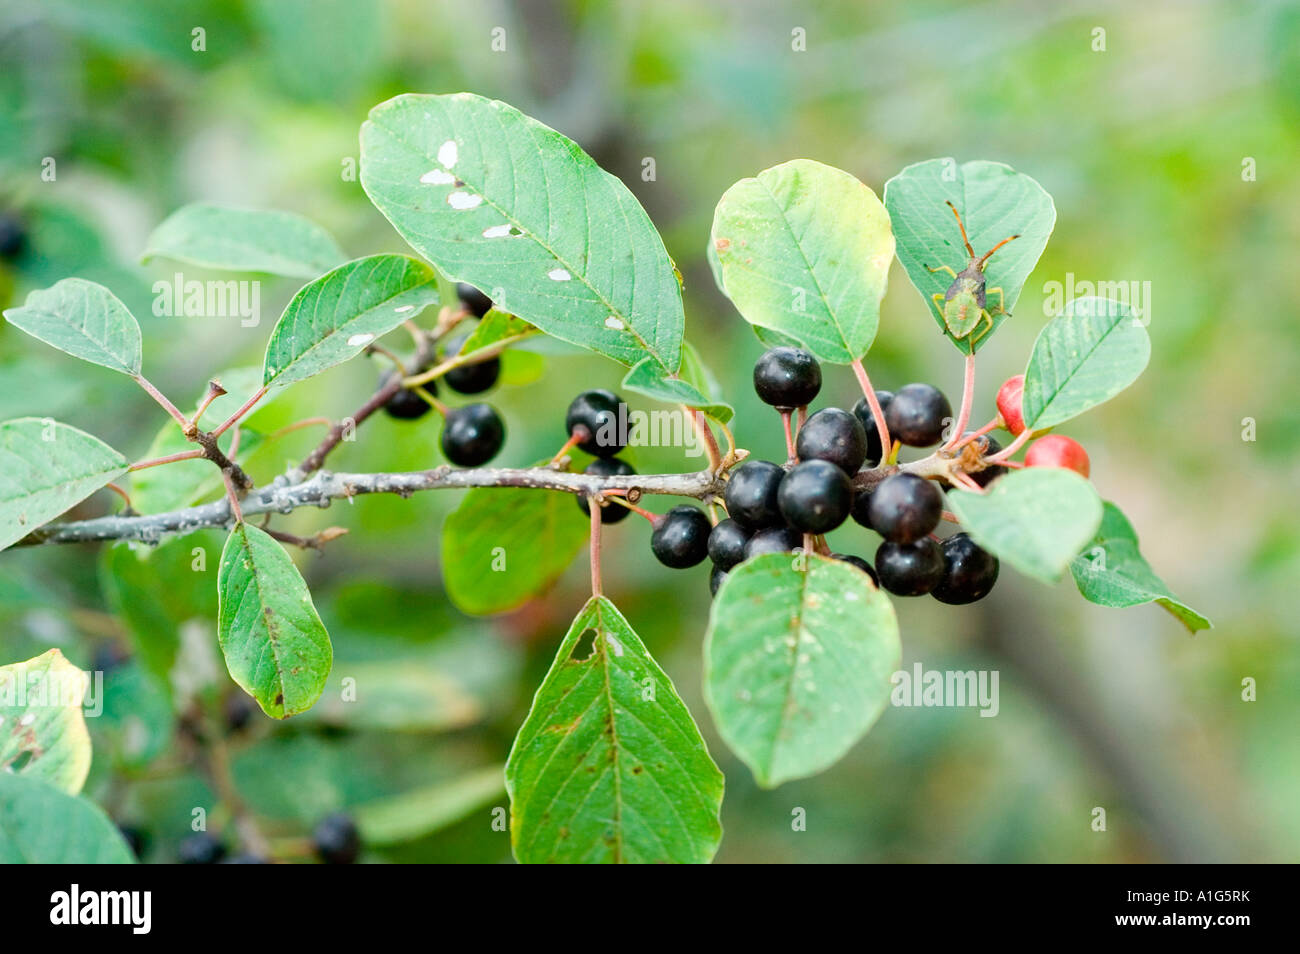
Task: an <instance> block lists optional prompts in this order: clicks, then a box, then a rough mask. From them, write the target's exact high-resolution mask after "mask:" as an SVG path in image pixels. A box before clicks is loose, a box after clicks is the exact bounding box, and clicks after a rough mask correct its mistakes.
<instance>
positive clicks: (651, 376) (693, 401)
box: [623, 358, 736, 424]
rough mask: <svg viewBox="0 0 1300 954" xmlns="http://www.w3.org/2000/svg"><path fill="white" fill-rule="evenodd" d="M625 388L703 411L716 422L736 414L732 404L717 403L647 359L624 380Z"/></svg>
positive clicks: (727, 419)
mask: <svg viewBox="0 0 1300 954" xmlns="http://www.w3.org/2000/svg"><path fill="white" fill-rule="evenodd" d="M623 387H625V388H626V389H627V390H629V391H634V392H636V393H637V394H644V395H645V396H646V397H649V398H654V399H655V400H656V401H665V402H667V403H668V404H684V405H686V406H687V407H690V408H695V409H697V410H700V411H703V412H704V413H705V414H707V415H709V417H711V418H713V419H714V420H717V421H721V422H722V423H723V424H726V423H727V422H728V421H730V420H731V419H732V417H734V416H735V414H736V409H735V408H733V407H732V406H731V405H730V404H722V403H720V402H719V403H714V402H712V401H710V400H709V399H708V398H707V397H705V396H704V395H703V394H702V393H700V389H699V388H697V387H696V386H695V385H693V384H690V383H689V382H687V381H685V380H683V379H682V378H679V377H675V376H670V375H667V374H665V373H664V369H663V368H662V367H660V366H659V365H658V364H656V363H655V361H654V359H653V358H645V359H644V360H642V361H641V362H640V363H638V364H637V365H636V366H635V367H633V368H632V370H630V371H628V373H627V374H626V375H625V376H624V378H623Z"/></svg>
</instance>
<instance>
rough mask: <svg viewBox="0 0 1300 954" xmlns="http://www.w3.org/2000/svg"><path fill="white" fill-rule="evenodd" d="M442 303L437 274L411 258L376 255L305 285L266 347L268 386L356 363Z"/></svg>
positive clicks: (265, 375) (263, 377)
mask: <svg viewBox="0 0 1300 954" xmlns="http://www.w3.org/2000/svg"><path fill="white" fill-rule="evenodd" d="M437 301H438V279H437V276H436V275H435V274H434V272H433V269H431V268H430V267H429V266H428V265H425V264H424V263H423V262H418V261H416V260H415V259H413V258H408V257H407V256H405V255H371V256H369V257H368V258H359V259H357V260H356V261H354V262H348V263H347V264H346V265H341V266H339V267H338V268H336V269H334V270H333V271H332V272H329V273H327V274H325V275H322V276H321V277H320V278H318V279H316V280H315V281H314V282H310V283H308V284H307V285H304V286H303V288H302V289H301V290H299V292H298V294H296V295H294V296H293V301H291V302H289V305H288V307H287V308H285V310H284V314H283V315H281V316H280V320H279V321H277V322H276V323H275V329H274V330H273V331H272V332H271V340H270V341H268V342H267V345H266V361H265V364H264V367H263V371H262V383H263V384H265V385H268V386H269V385H271V384H276V385H281V386H283V385H287V384H293V383H294V382H297V381H303V380H305V379H307V378H309V377H311V376H312V375H313V374H319V373H320V372H322V371H325V370H327V369H329V368H332V367H334V366H335V365H336V364H342V363H343V362H344V361H347V360H349V359H350V358H355V357H356V356H357V355H359V354H360V353H361V352H362V351H364V350H365V349H366V346H367V345H369V344H370V343H371V342H373V341H375V340H376V339H378V338H379V337H380V336H382V335H386V334H388V332H390V331H392V330H393V329H394V328H396V327H397V326H398V325H400V324H401V323H402V322H404V321H406V320H407V319H408V318H413V317H414V316H415V315H417V314H419V313H420V312H421V311H422V310H423V309H424V308H425V307H427V306H429V305H432V304H435V303H436V302H437Z"/></svg>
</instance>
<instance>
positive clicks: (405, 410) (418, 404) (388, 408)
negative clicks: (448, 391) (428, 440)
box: [379, 371, 438, 421]
mask: <svg viewBox="0 0 1300 954" xmlns="http://www.w3.org/2000/svg"><path fill="white" fill-rule="evenodd" d="M396 374H397V372H396V371H387V372H385V373H384V375H383V377H381V378H380V379H379V387H380V389H383V388H386V387H388V385H390V384H391V383H392V382H393V378H394V377H395V376H396ZM424 389H425V390H426V391H428V392H429V393H430V394H437V393H438V385H437V384H436V383H435V382H433V381H429V382H427V383H426V384H425V385H424ZM431 410H433V405H432V404H430V403H429V402H428V401H426V400H425V399H424V398H422V397H420V395H418V394H416V393H415V392H414V391H412V390H411V389H410V388H398V389H397V393H396V394H394V395H393V396H392V397H390V398H389V399H388V400H387V401H386V402H385V403H384V413H385V414H387V415H388V416H389V417H395V418H397V419H398V420H401V421H413V420H415V419H416V418H418V417H424V415H426V414H428V413H429V412H430V411H431Z"/></svg>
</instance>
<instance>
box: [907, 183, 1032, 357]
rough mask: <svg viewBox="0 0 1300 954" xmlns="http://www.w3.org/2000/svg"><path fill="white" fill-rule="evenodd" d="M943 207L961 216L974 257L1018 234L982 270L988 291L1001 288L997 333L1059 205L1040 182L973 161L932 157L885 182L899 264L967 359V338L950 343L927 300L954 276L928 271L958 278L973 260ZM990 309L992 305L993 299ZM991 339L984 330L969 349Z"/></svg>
mask: <svg viewBox="0 0 1300 954" xmlns="http://www.w3.org/2000/svg"><path fill="white" fill-rule="evenodd" d="M946 202H951V203H952V204H953V205H955V206H956V207H957V211H958V212H960V213H961V217H962V222H964V223H965V225H966V234H967V236H968V237H969V238H970V243H971V246H972V247H973V248H974V250H975V254H976V255H983V254H984V253H985V252H987V251H989V249H991V248H993V246H995V245H997V244H998V243H999V242H1001V241H1002V240H1003V239H1004V238H1007V237H1009V236H1011V235H1016V234H1019V236H1020V237H1019V238H1018V239H1016V240H1015V241H1014V242H1010V243H1008V244H1007V245H1004V246H1003V247H1002V248H1000V249H998V251H997V252H996V253H995V254H994V255H993V257H992V258H990V259H989V260H988V262H987V263H986V264H985V266H984V280H985V284H986V287H987V288H988V289H990V290H991V289H994V288H1001V289H1002V305H1003V308H1004V311H1001V312H998V313H996V314H994V313H993V312H994V311H996V309H994V308H991V310H990V315H991V317H992V318H993V329H994V330H996V328H997V327H998V325H1000V324H1002V322H1004V321H1005V320H1006V319H1007V318H1008V317H1010V315H1009V313H1010V312H1012V311H1014V310H1015V307H1016V302H1017V301H1018V300H1019V298H1020V292H1021V290H1022V289H1023V288H1024V286H1025V280H1026V279H1027V278H1029V273H1030V272H1032V271H1033V270H1034V266H1035V265H1036V264H1037V263H1038V259H1039V257H1040V256H1041V255H1042V254H1043V249H1044V248H1046V247H1047V240H1048V238H1049V237H1050V236H1051V234H1052V228H1053V227H1054V226H1055V225H1056V206H1055V205H1053V204H1052V197H1051V196H1050V195H1048V194H1047V192H1046V191H1045V190H1044V189H1043V187H1042V186H1040V185H1039V184H1038V183H1037V182H1035V181H1034V180H1033V179H1031V178H1030V177H1029V176H1027V175H1025V174H1024V173H1021V172H1016V171H1015V170H1014V169H1012V168H1011V167H1010V166H1007V165H1004V164H1002V163H1000V162H987V161H984V160H978V161H975V162H964V163H962V164H961V165H958V164H957V162H956V160H955V159H929V160H927V161H925V162H918V163H915V164H914V165H910V166H908V167H907V168H906V169H904V170H903V171H902V172H900V173H899V174H898V175H896V176H894V178H892V179H890V180H889V181H888V182H886V183H885V207H886V208H888V209H889V214H890V216H891V218H892V219H893V223H894V235H895V236H896V237H897V238H898V260H899V261H900V262H901V263H902V265H903V268H904V269H906V270H907V277H908V278H910V279H911V280H912V284H913V285H914V286H915V287H916V290H917V291H919V292H920V293H921V297H922V298H924V299H925V304H926V307H927V308H928V309H929V311H930V316H931V317H932V318H934V320H935V321H936V322H937V323H938V325H939V328H940V329H941V330H942V331H943V333H944V334H945V335H947V336H948V340H950V341H952V343H953V344H954V345H956V346H957V348H958V350H960V351H961V352H962V353H963V354H967V353H970V352H971V351H972V346H971V344H970V340H971V338H970V337H966V338H962V339H960V340H958V339H956V338H953V336H952V335H951V334H950V333H949V331H948V327H947V325H946V324H945V323H944V320H943V313H942V310H941V309H940V308H939V307H938V306H937V305H936V303H935V301H934V299H933V297H932V296H934V295H935V294H938V295H940V296H943V295H945V294H946V292H947V291H948V286H949V285H951V284H952V282H953V276H952V275H951V274H949V273H948V272H947V271H943V270H940V271H930V269H932V268H933V269H938V268H940V266H947V267H948V268H950V269H952V270H953V271H954V272H960V271H961V270H962V269H964V268H965V267H966V266H967V264H969V262H970V256H969V255H967V254H966V249H965V247H964V246H963V244H962V240H961V231H960V230H959V229H958V227H957V219H956V217H955V216H954V215H953V214H952V210H951V209H950V208H948V206H947V205H946V204H945V203H946ZM988 304H989V305H990V306H994V305H996V304H997V296H996V295H994V296H993V297H992V300H991V301H989V302H988ZM992 337H993V335H992V332H991V331H990V332H987V333H986V332H983V331H982V330H981V331H980V332H979V341H978V342H977V343H976V344H975V345H974V350H978V349H979V348H982V347H984V345H986V344H987V343H988V342H989V341H990V340H991V339H992Z"/></svg>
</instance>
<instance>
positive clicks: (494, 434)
mask: <svg viewBox="0 0 1300 954" xmlns="http://www.w3.org/2000/svg"><path fill="white" fill-rule="evenodd" d="M457 291H458V293H459V294H460V300H461V304H462V305H464V306H465V309H466V310H467V311H468V312H470V313H471V314H473V315H474V316H476V317H478V318H482V317H483V316H484V315H486V314H487V313H488V310H489V309H491V307H492V302H491V300H490V299H488V297H487V296H486V295H484V294H483V293H482V292H481V291H479V290H478V289H477V288H475V287H474V286H472V285H465V284H461V285H458V286H457ZM464 343H465V337H461V338H460V339H459V340H458V341H456V342H453V345H452V347H450V348H448V349H447V352H446V356H447V357H452V356H454V355H456V354H458V353H459V352H460V346H461V345H463V344H464ZM500 373H501V359H500V358H499V357H498V356H496V355H493V356H492V357H490V358H484V359H483V360H482V361H476V362H474V363H473V364H463V365H460V366H459V367H455V368H452V369H451V370H450V371H448V372H447V373H446V374H445V375H443V377H442V380H443V381H444V382H446V384H447V387H449V388H451V389H452V390H453V391H455V392H456V393H458V394H482V393H483V392H484V391H486V390H488V389H489V388H491V387H492V386H493V385H494V384H496V383H497V378H498V376H499V375H500ZM394 374H396V372H395V371H389V372H387V373H385V374H384V376H383V377H382V378H381V379H380V382H379V386H380V387H381V388H383V387H386V386H387V385H388V384H390V383H391V382H392V380H393V375H394ZM424 387H425V389H426V390H427V391H428V392H429V393H430V394H432V395H437V393H438V385H437V382H435V381H429V382H428V383H427V384H425V385H424ZM430 408H431V405H430V404H429V402H428V401H426V400H425V399H424V398H423V397H421V396H420V395H419V394H417V393H416V392H415V391H413V390H411V389H410V388H402V389H401V390H399V391H398V392H397V393H396V394H394V395H393V396H392V397H391V398H389V399H388V402H387V403H386V404H385V405H384V410H385V411H386V412H387V413H388V415H389V416H390V417H395V418H398V419H401V420H414V419H416V418H420V417H424V415H426V414H428V413H429V410H430ZM505 439H506V428H505V424H504V423H503V422H502V420H501V417H500V415H498V414H497V412H496V409H495V408H493V407H492V405H490V404H484V403H482V402H476V403H474V404H466V405H463V406H461V407H455V408H450V409H448V411H447V416H446V420H445V421H444V422H443V427H442V452H443V454H444V455H446V458H447V459H448V460H449V461H451V462H452V463H453V464H458V465H459V466H461V467H478V466H480V465H482V464H486V463H487V462H488V461H490V460H491V459H492V458H493V457H495V456H496V455H497V453H498V452H499V451H500V450H501V445H502V444H504V443H505Z"/></svg>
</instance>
